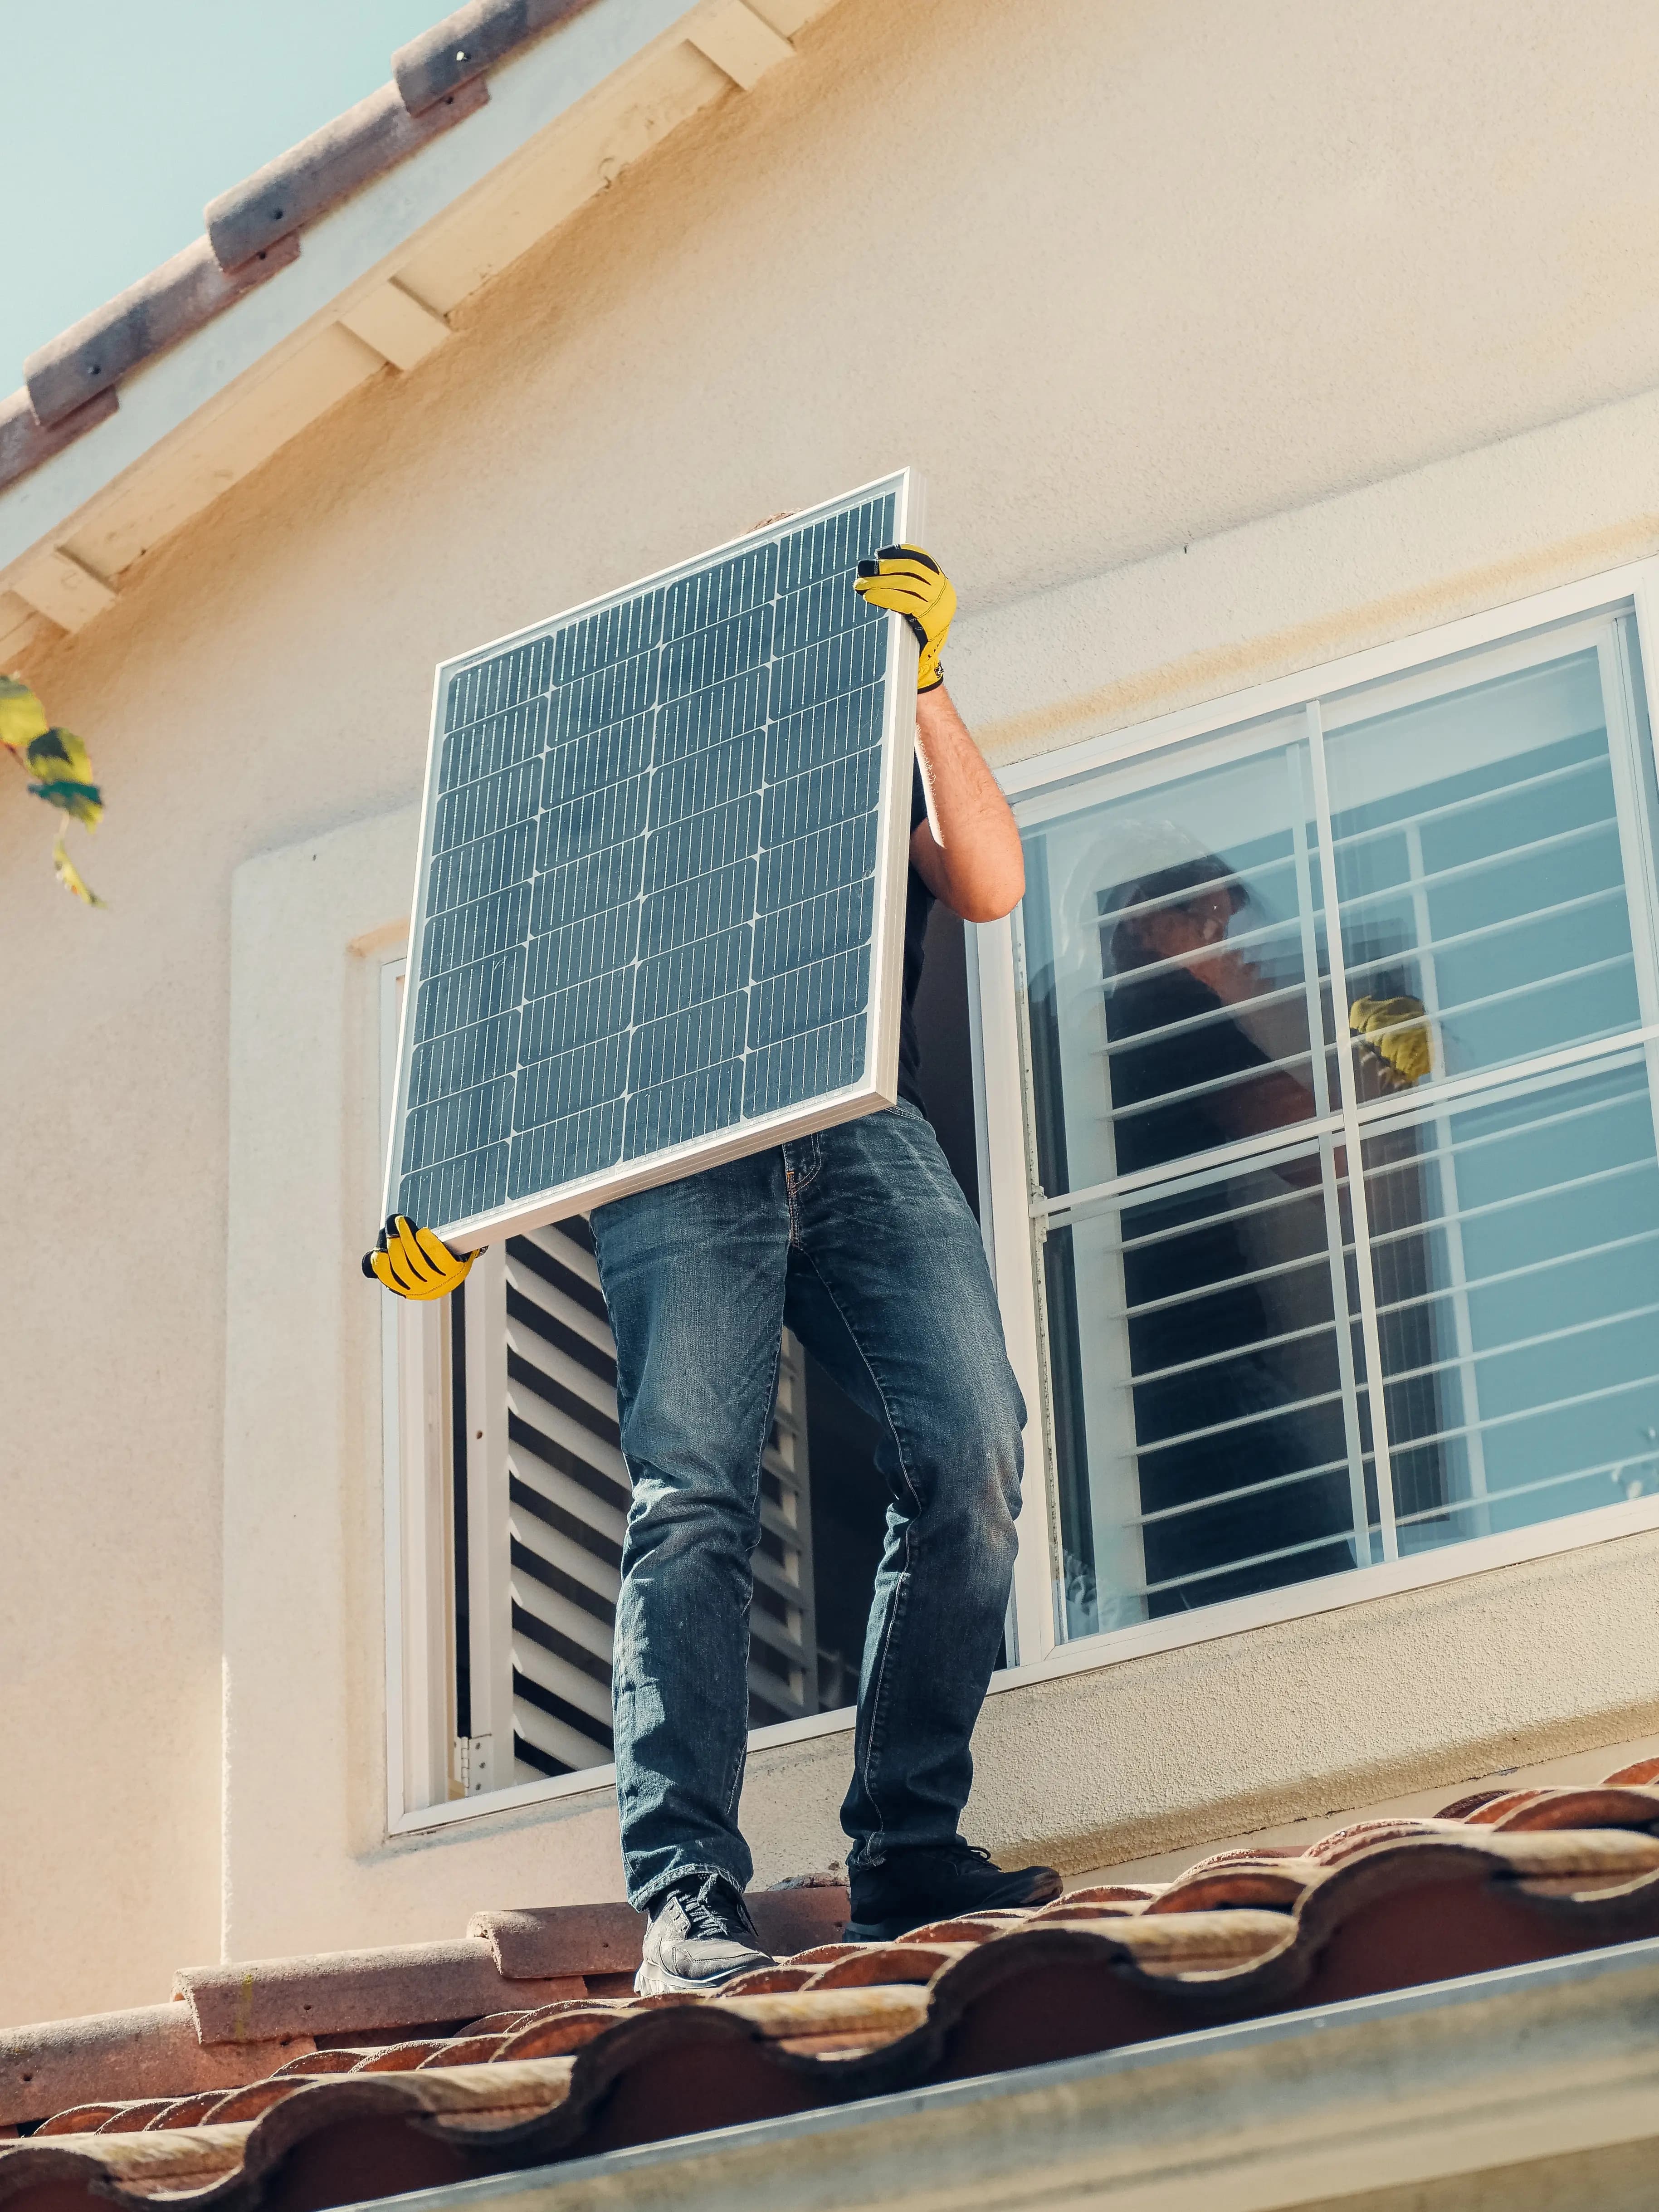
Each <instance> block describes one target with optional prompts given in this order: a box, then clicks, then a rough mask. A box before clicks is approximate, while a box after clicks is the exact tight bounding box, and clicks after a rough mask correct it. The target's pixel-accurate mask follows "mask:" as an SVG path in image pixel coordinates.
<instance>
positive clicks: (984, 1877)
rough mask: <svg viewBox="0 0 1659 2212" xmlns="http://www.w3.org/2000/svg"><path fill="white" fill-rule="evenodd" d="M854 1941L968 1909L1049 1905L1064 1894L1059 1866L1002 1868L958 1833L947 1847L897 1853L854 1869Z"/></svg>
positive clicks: (902, 1931)
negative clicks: (1057, 1869) (877, 1863)
mask: <svg viewBox="0 0 1659 2212" xmlns="http://www.w3.org/2000/svg"><path fill="white" fill-rule="evenodd" d="M851 1887H852V1906H853V1917H852V1918H851V1919H850V1920H849V1921H848V1923H847V1935H846V1939H845V1940H846V1941H847V1942H849V1943H890V1942H893V1941H894V1940H895V1939H896V1937H898V1936H908V1934H909V1933H910V1930H911V1929H913V1928H926V1927H927V1924H928V1923H929V1922H930V1921H934V1920H956V1919H959V1918H960V1917H962V1915H963V1913H967V1912H994V1911H1006V1910H1007V1909H1008V1908H1009V1907H1010V1906H1018V1905H1047V1904H1048V1902H1049V1901H1050V1899H1053V1898H1056V1897H1058V1896H1059V1895H1060V1876H1059V1875H1058V1874H1057V1873H1056V1872H1055V1870H1054V1868H1053V1867H1046V1866H1030V1867H1015V1868H1012V1869H1008V1868H1005V1867H1000V1866H998V1865H997V1863H996V1862H995V1861H994V1859H993V1858H992V1857H991V1854H990V1853H989V1851H987V1850H984V1849H982V1848H981V1845H979V1844H969V1843H964V1842H963V1839H962V1838H961V1837H960V1836H958V1837H957V1838H956V1840H955V1842H954V1843H951V1844H946V1845H945V1848H944V1850H936V1851H930V1850H920V1851H895V1852H893V1853H892V1855H891V1857H889V1858H886V1859H884V1860H883V1862H882V1863H881V1864H880V1865H879V1866H867V1867H854V1869H853V1870H852V1875H851Z"/></svg>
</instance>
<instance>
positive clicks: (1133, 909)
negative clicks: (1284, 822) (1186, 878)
mask: <svg viewBox="0 0 1659 2212" xmlns="http://www.w3.org/2000/svg"><path fill="white" fill-rule="evenodd" d="M1295 865H1296V855H1295V854H1294V853H1283V854H1279V857H1278V858H1277V859H1275V860H1261V861H1259V862H1255V863H1253V866H1252V872H1253V873H1254V874H1255V875H1256V876H1257V877H1261V876H1270V875H1273V874H1274V873H1276V872H1278V871H1279V869H1281V868H1291V867H1294V866H1295ZM1232 881H1233V874H1232V872H1231V869H1228V870H1225V871H1224V872H1223V873H1222V874H1220V875H1218V876H1206V878H1205V879H1204V881H1203V882H1202V883H1201V884H1182V887H1181V889H1180V890H1174V891H1160V892H1159V893H1158V896H1156V897H1155V898H1146V899H1135V900H1133V902H1131V903H1130V904H1128V905H1127V906H1115V907H1109V908H1103V909H1101V910H1100V911H1099V912H1098V913H1097V917H1096V919H1097V921H1099V922H1100V924H1101V926H1102V927H1105V926H1106V925H1107V924H1108V923H1110V924H1111V925H1112V926H1113V927H1116V925H1117V924H1118V923H1119V922H1120V921H1128V920H1130V919H1131V918H1135V919H1139V916H1141V915H1148V914H1161V913H1166V912H1167V911H1168V910H1169V909H1170V908H1171V907H1182V906H1190V905H1191V904H1192V902H1193V901H1194V899H1197V898H1202V897H1203V896H1204V894H1205V892H1206V891H1213V890H1225V887H1226V886H1227V885H1228V884H1231V882H1232ZM1288 926H1289V925H1288V924H1284V923H1280V924H1276V925H1275V927H1281V928H1282V927H1288ZM1156 964H1158V965H1159V966H1165V967H1167V966H1168V965H1170V963H1168V962H1167V961H1165V962H1160V963H1156ZM1149 965H1150V963H1149ZM1137 972H1138V973H1139V972H1143V971H1139V970H1138V971H1137Z"/></svg>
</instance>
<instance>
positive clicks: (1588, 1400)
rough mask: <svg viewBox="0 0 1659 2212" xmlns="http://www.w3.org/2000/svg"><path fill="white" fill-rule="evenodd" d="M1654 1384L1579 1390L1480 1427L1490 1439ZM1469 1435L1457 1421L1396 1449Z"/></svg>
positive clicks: (1640, 1379)
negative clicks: (1495, 1433)
mask: <svg viewBox="0 0 1659 2212" xmlns="http://www.w3.org/2000/svg"><path fill="white" fill-rule="evenodd" d="M1656 1384H1659V1373H1655V1374H1652V1375H1636V1376H1632V1377H1631V1378H1630V1379H1629V1381H1627V1382H1624V1383H1603V1384H1602V1386H1601V1389H1599V1390H1580V1391H1578V1392H1577V1393H1576V1394H1575V1395H1573V1396H1572V1397H1571V1398H1552V1399H1550V1400H1549V1401H1548V1402H1547V1404H1545V1405H1542V1406H1522V1407H1517V1408H1516V1411H1515V1412H1514V1413H1493V1414H1491V1415H1489V1416H1488V1418H1487V1419H1486V1421H1485V1423H1484V1424H1483V1426H1484V1428H1485V1430H1486V1434H1487V1435H1488V1436H1490V1435H1491V1434H1492V1431H1493V1430H1494V1429H1508V1428H1513V1427H1514V1425H1515V1424H1516V1422H1517V1421H1539V1420H1542V1419H1545V1418H1546V1416H1547V1415H1548V1414H1551V1413H1571V1411H1572V1409H1573V1407H1576V1406H1595V1405H1599V1404H1601V1401H1602V1400H1603V1399H1605V1398H1620V1397H1623V1396H1624V1395H1625V1394H1626V1391H1629V1390H1646V1389H1651V1388H1653V1387H1654V1386H1655V1385H1656ZM1468 1433H1469V1425H1468V1422H1467V1421H1460V1422H1459V1423H1458V1424H1457V1425H1456V1426H1455V1428H1444V1429H1436V1430H1434V1431H1431V1434H1429V1435H1428V1436H1425V1437H1402V1438H1401V1443H1400V1445H1399V1449H1400V1450H1401V1452H1419V1451H1425V1450H1426V1449H1428V1447H1429V1446H1430V1445H1431V1444H1443V1443H1453V1442H1455V1439H1456V1438H1458V1437H1467V1436H1468ZM1494 1495H1501V1492H1494Z"/></svg>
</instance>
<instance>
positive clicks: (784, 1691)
mask: <svg viewBox="0 0 1659 2212" xmlns="http://www.w3.org/2000/svg"><path fill="white" fill-rule="evenodd" d="M453 1326H454V1327H455V1328H456V1331H457V1336H458V1340H457V1344H456V1351H457V1352H458V1353H459V1355H460V1356H459V1357H458V1358H452V1360H451V1363H450V1368H451V1376H452V1383H451V1389H452V1394H453V1415H454V1430H455V1435H456V1443H457V1447H458V1449H457V1451H456V1455H455V1463H456V1465H457V1466H458V1467H462V1466H464V1468H465V1476H464V1480H461V1481H459V1482H458V1483H457V1485H456V1492H455V1502H454V1526H455V1544H454V1550H455V1564H456V1588H457V1602H456V1635H455V1638H454V1650H455V1664H456V1692H455V1705H456V1714H457V1735H458V1739H459V1741H458V1753H459V1756H458V1762H457V1764H458V1778H460V1779H462V1781H463V1786H464V1788H465V1791H466V1793H467V1794H468V1795H474V1796H476V1795H481V1794H484V1793H486V1792H488V1791H489V1790H501V1789H507V1788H509V1787H511V1786H513V1784H519V1783H526V1782H533V1781H536V1780H538V1779H541V1778H548V1777H557V1776H561V1775H566V1774H572V1773H576V1772H580V1771H582V1770H584V1769H586V1768H589V1767H593V1766H602V1765H606V1764H608V1762H609V1761H610V1759H611V1755H612V1741H611V1643H612V1636H613V1632H614V1628H615V1621H616V1607H617V1590H618V1587H619V1583H620V1571H621V1564H622V1546H623V1528H624V1525H625V1522H626V1518H627V1512H628V1504H629V1480H628V1471H627V1467H626V1463H625V1462H624V1461H623V1455H622V1450H621V1448H620V1443H619V1439H618V1434H617V1368H616V1346H615V1341H614V1340H613V1338H612V1336H611V1328H610V1323H609V1321H608V1319H607V1317H606V1314H605V1299H604V1296H603V1294H602V1292H601V1291H600V1288H599V1269H598V1267H597V1264H596V1263H595V1261H594V1258H593V1253H592V1240H591V1238H590V1237H589V1235H588V1233H587V1230H586V1225H585V1224H584V1223H583V1222H581V1221H580V1220H572V1221H567V1222H562V1223H557V1224H555V1225H552V1226H550V1227H548V1228H544V1229H538V1230H535V1231H531V1232H529V1233H527V1234H526V1235H523V1236H520V1237H512V1238H510V1239H508V1240H507V1243H505V1244H503V1245H501V1246H497V1247H493V1248H491V1249H489V1251H487V1252H485V1253H484V1254H483V1255H481V1256H480V1258H479V1260H478V1261H477V1265H476V1266H475V1267H474V1268H473V1270H472V1273H471V1276H470V1277H469V1278H468V1280H467V1282H466V1285H465V1290H464V1291H463V1292H462V1293H461V1294H460V1296H459V1297H458V1298H457V1300H456V1301H455V1302H454V1316H453ZM458 1375H459V1376H461V1377H462V1378H464V1379H463V1380H462V1383H461V1386H460V1388H459V1390H458V1389H456V1384H455V1380H454V1378H455V1377H456V1376H458ZM754 1565H755V1598H754V1605H753V1608H752V1612H751V1620H750V1664H749V1679H750V1723H751V1724H752V1725H754V1726H757V1727H759V1726H764V1725H766V1724H768V1723H773V1722H776V1721H781V1720H789V1719H793V1718H795V1717H798V1716H799V1715H800V1714H802V1713H805V1712H810V1711H814V1710H816V1700H815V1697H814V1694H813V1692H814V1686H815V1682H816V1672H817V1642H816V1633H815V1623H814V1613H813V1605H812V1594H811V1593H812V1571H811V1499H810V1492H809V1466H808V1459H807V1449H806V1427H805V1372H804V1364H803V1361H802V1358H801V1354H800V1350H799V1346H798V1345H797V1344H796V1343H795V1341H794V1340H793V1338H792V1337H790V1336H789V1335H787V1334H786V1335H785V1339H784V1344H783V1352H782V1358H781V1368H780V1376H779V1383H778V1396H777V1406H776V1411H775V1419H774V1425H773V1429H772V1433H771V1436H770V1437H769V1440H768V1443H767V1445H766V1449H765V1452H764V1455H763V1467H762V1498H761V1541H760V1546H759V1548H758V1550H757V1553H756V1555H755V1563H754Z"/></svg>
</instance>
